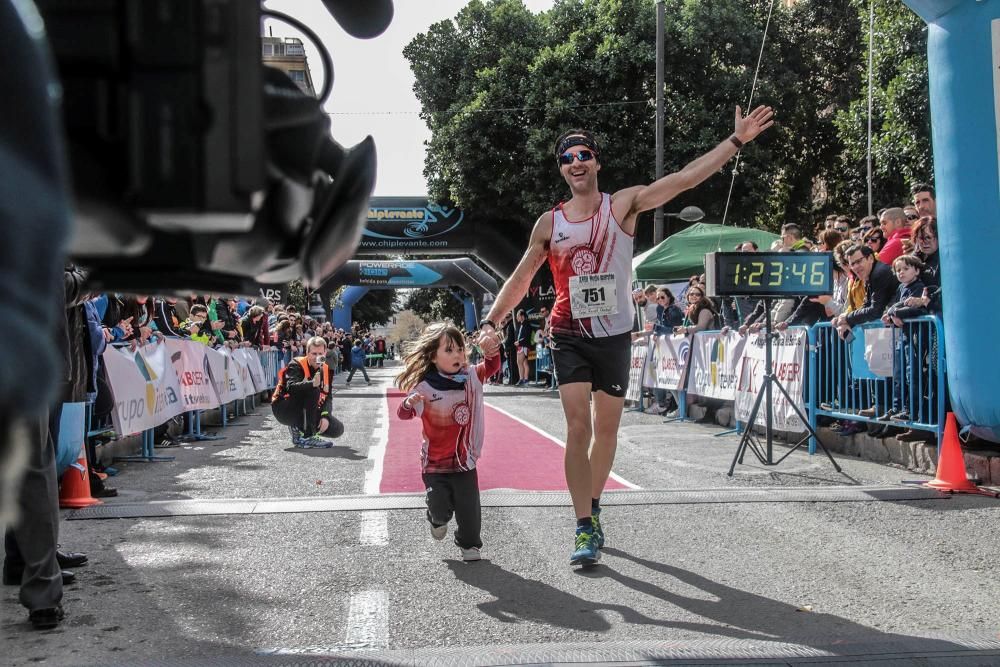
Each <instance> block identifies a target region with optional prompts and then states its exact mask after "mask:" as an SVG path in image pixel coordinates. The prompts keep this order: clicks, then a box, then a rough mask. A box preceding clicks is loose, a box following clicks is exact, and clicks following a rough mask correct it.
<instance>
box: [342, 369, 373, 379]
mask: <svg viewBox="0 0 1000 667" xmlns="http://www.w3.org/2000/svg"><path fill="white" fill-rule="evenodd" d="M356 371H361V374H362V375H364V376H365V382H371V380H369V379H368V371H366V370H365V367H364V366H351V372H350V373H348V374H347V381H348V382H350V381H351V379H352V378H353V377H354V373H355V372H356Z"/></svg>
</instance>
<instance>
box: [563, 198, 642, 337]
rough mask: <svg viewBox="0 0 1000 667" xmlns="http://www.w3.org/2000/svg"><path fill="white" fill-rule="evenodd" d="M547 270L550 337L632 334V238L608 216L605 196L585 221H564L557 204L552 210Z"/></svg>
mask: <svg viewBox="0 0 1000 667" xmlns="http://www.w3.org/2000/svg"><path fill="white" fill-rule="evenodd" d="M549 267H550V268H551V269H552V277H553V279H554V281H555V288H556V302H555V304H554V305H553V306H552V319H551V326H552V332H553V333H555V334H561V335H564V336H580V337H584V338H603V337H607V336H617V335H619V334H622V333H626V332H628V331H631V330H632V318H633V313H632V296H631V290H630V289H629V287H630V285H631V282H632V235H630V234H627V233H626V232H625V231H624V230H622V228H621V225H619V224H618V221H617V220H615V218H614V216H613V215H612V213H611V195H609V194H607V193H606V192H605V193H601V205H600V207H599V208H598V210H597V212H596V213H594V215H592V216H591V217H589V218H587V219H585V220H569V219H567V218H566V214H565V213H563V209H562V204H559V205H558V206H556V207H555V208H554V209H552V238H551V239H550V240H549Z"/></svg>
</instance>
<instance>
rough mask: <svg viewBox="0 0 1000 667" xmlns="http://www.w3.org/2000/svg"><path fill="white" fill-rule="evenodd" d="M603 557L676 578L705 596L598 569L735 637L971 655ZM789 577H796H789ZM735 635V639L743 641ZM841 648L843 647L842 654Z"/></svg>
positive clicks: (675, 571) (684, 573)
mask: <svg viewBox="0 0 1000 667" xmlns="http://www.w3.org/2000/svg"><path fill="white" fill-rule="evenodd" d="M602 552H603V553H605V554H607V555H609V556H616V557H618V558H622V559H624V560H629V561H632V562H633V563H636V564H637V565H641V566H643V567H646V568H648V569H650V570H653V571H654V572H659V573H661V574H665V575H668V576H670V577H673V578H674V579H677V580H678V581H680V582H682V583H684V584H686V585H688V586H691V587H693V588H696V589H698V590H699V591H702V592H703V593H706V594H707V595H706V596H703V597H690V596H688V595H682V594H680V593H674V592H673V591H670V590H667V589H665V588H662V587H661V586H657V585H656V584H652V583H649V582H648V581H644V580H641V579H636V578H634V577H630V576H628V575H625V574H622V573H620V572H617V571H615V570H613V569H611V568H607V567H603V566H602V567H601V568H600V570H601V572H602V573H603V574H604V575H605V576H606V577H608V578H610V579H613V580H615V581H618V582H619V583H621V584H622V585H624V586H628V587H629V588H631V589H633V590H635V591H637V592H639V593H643V594H645V595H649V596H651V597H654V598H657V599H659V600H662V601H664V602H667V603H669V604H672V605H675V606H677V607H679V608H681V609H684V610H686V611H688V612H691V613H692V614H697V615H698V616H700V617H702V618H705V619H707V620H710V621H713V622H715V623H719V624H721V625H723V626H726V627H727V628H728V629H729V630H732V631H735V633H742V634H743V635H744V636H753V637H757V638H761V639H769V640H771V641H786V642H791V643H795V644H802V645H806V646H813V647H815V648H821V649H823V650H826V651H830V652H833V653H836V654H851V653H857V651H858V650H859V649H861V648H862V647H864V646H869V647H877V649H878V650H880V651H889V650H892V649H895V650H899V651H910V652H912V651H916V652H919V653H921V654H925V655H926V654H934V653H936V652H949V651H960V650H967V647H966V646H963V645H960V644H955V643H952V642H949V641H946V640H942V639H927V638H924V637H912V636H907V635H900V634H895V633H890V632H882V631H880V630H876V629H874V628H870V627H868V626H865V625H861V624H860V623H855V622H854V621H851V620H848V619H846V618H842V617H840V616H835V615H833V614H824V613H812V612H804V611H799V609H798V608H797V607H795V606H794V605H790V604H787V603H785V602H780V601H778V600H772V599H771V598H767V597H764V596H762V595H756V594H754V593H750V592H748V591H744V590H740V589H738V588H732V587H730V586H726V585H725V584H720V583H718V582H715V581H712V580H711V579H708V578H706V577H703V576H701V575H699V574H695V573H694V572H690V571H688V570H684V569H681V568H679V567H674V566H672V565H667V564H666V563H659V562H657V561H651V560H647V559H645V558H641V557H639V556H635V555H633V554H629V553H626V552H624V551H621V550H620V549H615V548H612V547H606V548H604V549H602ZM788 576H795V575H794V573H789V574H788ZM712 627H714V628H716V631H715V634H730V633H725V632H720V630H722V628H719V627H718V626H714V625H713V626H712ZM735 633H734V634H733V635H732V636H740V635H739V634H735ZM838 647H840V649H839V650H838Z"/></svg>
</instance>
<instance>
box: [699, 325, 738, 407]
mask: <svg viewBox="0 0 1000 667" xmlns="http://www.w3.org/2000/svg"><path fill="white" fill-rule="evenodd" d="M746 342H747V339H746V338H745V337H743V336H740V335H739V334H737V333H736V332H735V331H730V332H729V333H728V334H726V335H725V336H723V335H722V334H719V333H702V332H699V333H696V334H695V335H694V339H693V340H692V341H691V357H690V361H689V364H690V367H691V370H690V373H691V379H690V380H688V385H687V390H688V393H690V394H694V395H696V396H704V397H705V398H719V399H722V400H724V401H734V400H736V380H737V372H738V370H739V363H740V358H741V357H742V356H743V347H744V346H745V345H746ZM751 407H752V406H751Z"/></svg>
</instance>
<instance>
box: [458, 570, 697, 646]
mask: <svg viewBox="0 0 1000 667" xmlns="http://www.w3.org/2000/svg"><path fill="white" fill-rule="evenodd" d="M445 563H446V564H447V565H448V567H449V568H450V569H451V571H452V572H453V573H454V574H455V578H456V579H458V580H459V581H461V582H462V583H465V584H467V585H469V586H474V587H475V588H479V589H481V590H483V591H486V592H487V593H489V594H490V595H492V596H493V597H494V598H496V599H495V600H493V601H492V602H484V603H482V604H479V605H477V606H478V607H479V609H480V610H481V611H482V612H483V613H484V614H486V615H488V616H492V617H493V618H495V619H497V620H499V621H503V622H504V623H518V622H524V621H527V622H534V623H541V624H544V625H553V626H560V627H564V628H570V629H573V630H579V631H582V632H608V631H609V630H611V628H612V624H611V623H610V622H609V621H608V620H607V619H606V618H604V615H602V614H601V613H599V612H601V611H613V612H617V613H618V614H620V615H621V617H622V620H624V621H625V622H626V623H634V624H642V625H657V626H661V627H674V628H676V627H686V628H691V629H695V630H698V631H701V632H710V631H711V628H709V627H708V626H705V625H701V624H686V623H672V622H668V621H663V620H660V619H656V618H650V617H649V616H646V615H644V614H641V613H639V612H637V611H635V610H634V609H632V608H630V607H628V606H626V605H620V604H613V603H601V602H592V601H590V600H585V599H583V598H581V597H577V596H576V595H573V594H572V593H567V592H566V591H561V590H559V589H558V588H555V587H554V586H551V585H549V584H546V583H545V582H542V581H539V580H537V579H526V578H524V577H522V576H520V575H518V574H515V573H513V572H508V571H507V570H505V569H503V568H502V567H500V566H498V565H494V564H493V563H491V562H490V561H487V560H482V561H479V562H478V563H464V562H462V561H458V560H446V561H445Z"/></svg>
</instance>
